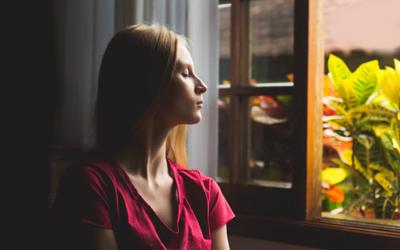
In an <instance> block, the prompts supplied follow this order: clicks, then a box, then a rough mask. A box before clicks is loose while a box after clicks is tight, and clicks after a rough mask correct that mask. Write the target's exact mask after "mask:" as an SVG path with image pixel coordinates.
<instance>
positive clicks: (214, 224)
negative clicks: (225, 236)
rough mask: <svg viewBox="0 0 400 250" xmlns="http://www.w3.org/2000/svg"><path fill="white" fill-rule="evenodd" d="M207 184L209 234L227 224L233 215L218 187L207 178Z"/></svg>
mask: <svg viewBox="0 0 400 250" xmlns="http://www.w3.org/2000/svg"><path fill="white" fill-rule="evenodd" d="M207 180H208V184H209V199H210V200H209V211H210V212H209V223H210V230H211V232H212V231H214V230H215V229H217V228H220V227H222V226H223V225H225V224H227V223H228V222H229V221H231V220H232V219H233V218H235V214H234V213H233V211H232V209H231V207H230V205H229V204H228V201H227V200H226V199H225V197H224V195H223V193H222V191H221V189H220V187H219V186H218V184H217V183H216V182H215V181H214V180H213V179H212V178H207Z"/></svg>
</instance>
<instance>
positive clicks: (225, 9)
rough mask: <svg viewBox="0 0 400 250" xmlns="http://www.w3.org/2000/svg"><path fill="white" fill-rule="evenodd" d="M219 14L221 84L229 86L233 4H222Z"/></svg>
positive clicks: (219, 7)
mask: <svg viewBox="0 0 400 250" xmlns="http://www.w3.org/2000/svg"><path fill="white" fill-rule="evenodd" d="M218 12H219V13H218V14H219V84H226V85H228V84H229V60H230V39H231V30H230V25H231V4H229V3H228V4H220V5H219V6H218Z"/></svg>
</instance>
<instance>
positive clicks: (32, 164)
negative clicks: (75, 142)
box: [0, 0, 56, 249]
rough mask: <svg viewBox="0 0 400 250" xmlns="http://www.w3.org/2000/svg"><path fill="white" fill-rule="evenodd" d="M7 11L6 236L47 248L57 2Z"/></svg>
mask: <svg viewBox="0 0 400 250" xmlns="http://www.w3.org/2000/svg"><path fill="white" fill-rule="evenodd" d="M1 10H2V12H3V13H2V14H1V18H2V20H1V23H2V26H3V27H4V29H2V31H1V40H2V46H1V47H2V53H1V59H2V61H3V62H2V64H1V65H2V68H3V69H2V74H1V86H2V90H1V92H2V94H3V95H2V96H4V98H2V100H3V101H4V102H3V101H2V103H3V105H2V107H3V109H4V110H5V112H2V119H1V121H2V122H1V123H2V125H3V126H2V127H3V129H2V132H3V134H4V136H2V140H1V141H2V144H3V147H2V156H3V157H4V160H3V161H2V166H1V172H0V173H1V175H0V176H1V184H2V193H4V195H3V196H2V202H1V206H2V208H3V209H2V210H3V211H4V210H5V211H4V212H3V213H2V214H3V216H4V218H5V219H6V224H3V229H5V230H6V232H7V233H6V236H5V237H4V238H6V241H10V242H9V243H10V245H9V246H8V247H7V249H45V248H46V247H45V246H46V242H47V241H48V240H49V239H48V237H47V235H48V234H47V231H46V230H47V229H46V225H47V216H48V211H47V202H48V191H49V154H48V142H49V136H50V129H51V126H50V124H51V121H52V116H53V109H54V101H55V94H54V93H56V90H55V89H54V86H56V85H55V84H54V83H55V75H56V74H55V73H56V72H55V68H56V67H55V48H54V47H55V46H54V45H55V42H54V30H53V24H54V22H53V16H52V13H53V11H52V1H50V0H46V1H43V0H39V1H4V3H1ZM4 208H5V209H4ZM3 232H4V231H3ZM2 244H4V242H3V243H2Z"/></svg>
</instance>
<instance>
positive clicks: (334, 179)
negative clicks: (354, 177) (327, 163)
mask: <svg viewBox="0 0 400 250" xmlns="http://www.w3.org/2000/svg"><path fill="white" fill-rule="evenodd" d="M346 177H347V173H346V171H345V170H344V169H342V168H325V169H324V170H322V181H323V182H326V183H328V184H329V185H336V184H338V183H340V182H342V181H343V180H344V179H346Z"/></svg>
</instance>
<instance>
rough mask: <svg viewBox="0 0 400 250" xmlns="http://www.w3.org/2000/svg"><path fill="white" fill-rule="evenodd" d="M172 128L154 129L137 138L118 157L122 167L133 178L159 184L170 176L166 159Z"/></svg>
mask: <svg viewBox="0 0 400 250" xmlns="http://www.w3.org/2000/svg"><path fill="white" fill-rule="evenodd" d="M171 129H172V128H160V127H153V128H152V129H151V131H146V133H143V136H140V137H138V138H135V141H134V142H132V143H131V144H130V145H129V146H128V147H127V148H126V149H124V150H123V151H122V152H121V153H119V154H117V155H116V157H115V158H116V160H117V161H118V162H119V163H120V165H121V167H122V168H123V169H124V170H125V171H126V172H127V173H128V174H129V175H131V176H137V177H140V178H143V179H146V180H147V181H149V182H157V180H161V179H164V178H165V177H167V176H169V174H168V165H167V164H168V163H167V160H166V159H167V158H166V142H167V137H168V134H169V132H170V130H171Z"/></svg>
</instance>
